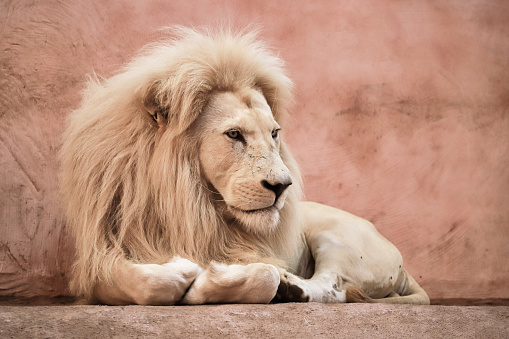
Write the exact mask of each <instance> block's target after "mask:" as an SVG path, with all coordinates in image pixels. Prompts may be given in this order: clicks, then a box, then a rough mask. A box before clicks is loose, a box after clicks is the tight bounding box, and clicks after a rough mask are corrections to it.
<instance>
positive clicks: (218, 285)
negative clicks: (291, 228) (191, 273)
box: [182, 263, 279, 305]
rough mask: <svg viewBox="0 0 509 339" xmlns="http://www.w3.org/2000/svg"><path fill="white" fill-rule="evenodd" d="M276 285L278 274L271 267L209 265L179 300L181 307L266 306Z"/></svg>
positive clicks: (260, 264) (273, 294)
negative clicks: (199, 305) (234, 304)
mask: <svg viewBox="0 0 509 339" xmlns="http://www.w3.org/2000/svg"><path fill="white" fill-rule="evenodd" d="M278 285H279V271H278V270H277V268H276V267H275V266H273V265H269V264H262V263H254V264H249V265H225V264H219V263H212V264H210V266H209V267H208V268H207V270H205V271H204V272H203V273H202V274H200V275H199V276H198V278H196V280H195V282H194V283H193V285H192V286H191V288H190V289H189V291H188V292H187V294H186V295H185V296H184V298H183V299H182V304H188V305H196V304H206V303H257V304H258V303H259V304H264V303H269V302H270V301H271V300H272V299H273V298H274V296H275V295H276V291H277V288H278Z"/></svg>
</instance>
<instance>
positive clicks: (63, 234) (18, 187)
mask: <svg viewBox="0 0 509 339" xmlns="http://www.w3.org/2000/svg"><path fill="white" fill-rule="evenodd" d="M507 18H509V4H508V3H507V2H506V1H503V0H501V1H490V2H487V1H480V0H478V1H469V2H465V1H462V0H456V1H448V2H443V1H438V0H437V1H426V2H424V1H423V2H404V1H403V2H395V1H388V0H387V1H385V0H378V1H377V0H373V1H362V2H360V1H320V2H319V1H292V0H288V1H256V2H252V1H247V0H246V1H233V0H232V1H209V2H205V1H117V2H112V3H105V4H103V2H102V1H87V2H82V3H81V4H80V3H75V2H68V1H44V2H33V1H21V0H18V1H3V2H1V3H0V22H1V23H2V29H1V30H0V32H1V33H0V51H1V52H0V53H1V54H0V55H1V57H0V173H1V175H0V295H12V294H16V295H24V296H27V295H34V294H45V295H57V294H65V293H66V281H67V277H68V270H69V266H70V263H71V261H72V253H73V252H72V243H71V241H70V237H69V234H68V231H67V229H66V228H65V226H64V223H63V221H62V216H61V211H60V209H59V207H58V206H59V201H58V200H59V196H58V190H57V183H58V180H57V168H58V163H57V159H56V155H57V152H58V149H59V146H60V133H61V132H62V130H63V126H64V123H65V117H66V115H67V114H68V113H69V111H70V110H72V109H73V108H75V107H77V105H78V102H79V91H80V90H81V89H82V86H83V81H84V79H85V75H86V74H88V73H90V72H92V71H94V70H95V71H96V72H97V73H98V74H99V75H104V76H108V75H109V74H111V72H112V71H114V70H116V69H117V68H118V67H119V66H120V65H121V64H122V63H123V62H125V61H127V60H129V58H130V57H131V56H132V55H133V53H134V52H135V51H136V50H137V49H138V48H139V47H141V46H142V45H143V44H145V43H147V42H149V41H151V40H153V39H155V38H156V37H158V36H159V35H160V34H159V33H158V32H157V31H156V29H157V28H159V27H161V26H164V25H172V24H183V25H193V26H200V25H209V26H210V25H212V26H213V25H216V24H217V23H221V22H233V23H235V24H236V25H237V26H244V25H246V24H249V23H258V24H261V25H262V27H263V31H264V34H263V35H264V38H266V39H267V40H268V41H269V42H270V43H271V44H272V46H273V47H274V48H275V49H276V50H278V51H279V52H280V54H281V56H282V57H283V58H284V59H285V60H286V62H287V67H288V70H289V73H290V76H291V77H292V78H293V79H294V80H295V83H296V94H297V95H296V98H297V102H296V105H295V110H294V116H293V122H292V125H291V126H290V127H289V128H287V130H286V139H287V141H288V142H289V144H290V146H291V148H292V150H293V152H294V154H295V156H296V157H297V159H298V160H299V162H300V163H301V166H302V169H303V172H304V174H305V184H306V195H307V198H308V199H309V200H316V201H320V202H324V203H327V204H330V205H333V206H336V207H340V208H343V209H346V210H348V211H351V212H354V213H356V214H358V215H360V216H363V217H365V218H367V219H369V220H372V221H374V222H375V224H376V225H377V227H378V228H379V230H380V231H381V233H383V234H384V235H385V236H386V237H387V238H389V239H390V240H391V241H392V242H393V243H395V244H396V245H397V246H398V248H399V249H400V250H401V252H402V253H403V256H404V258H405V260H406V265H407V267H408V268H409V270H410V272H411V273H413V275H414V276H415V277H416V278H417V280H418V281H419V282H420V283H421V284H422V286H423V287H424V288H425V289H426V290H427V291H428V293H429V294H430V296H431V298H461V297H463V298H488V297H499V298H509V266H508V265H507V258H508V257H509V247H508V246H506V242H507V240H508V239H509V142H508V136H509V81H508V79H509V58H508V56H509V21H508V20H507Z"/></svg>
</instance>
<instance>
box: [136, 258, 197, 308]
mask: <svg viewBox="0 0 509 339" xmlns="http://www.w3.org/2000/svg"><path fill="white" fill-rule="evenodd" d="M133 266H134V267H135V268H136V272H137V273H138V274H139V278H141V279H140V280H138V283H137V286H136V292H135V293H134V294H133V298H134V300H135V302H136V303H137V304H140V305H173V304H175V303H177V302H178V300H180V299H181V298H182V296H183V295H184V293H185V292H186V290H187V289H188V288H189V286H191V284H192V283H193V281H194V280H195V279H196V277H197V276H198V275H199V274H200V273H201V272H203V269H202V268H201V267H200V266H199V265H197V264H195V263H194V262H192V261H189V260H187V259H183V258H181V257H175V258H173V259H172V260H171V261H169V262H167V263H165V264H162V265H156V264H134V265H133ZM135 278H136V277H133V281H134V279H135Z"/></svg>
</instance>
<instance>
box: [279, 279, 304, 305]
mask: <svg viewBox="0 0 509 339" xmlns="http://www.w3.org/2000/svg"><path fill="white" fill-rule="evenodd" d="M305 290H306V286H305V283H304V281H302V279H300V278H299V277H296V276H294V275H293V274H291V273H288V272H284V273H283V274H281V280H280V283H279V287H278V289H277V294H276V298H275V299H274V301H277V302H308V301H309V295H308V293H307V292H306V291H305Z"/></svg>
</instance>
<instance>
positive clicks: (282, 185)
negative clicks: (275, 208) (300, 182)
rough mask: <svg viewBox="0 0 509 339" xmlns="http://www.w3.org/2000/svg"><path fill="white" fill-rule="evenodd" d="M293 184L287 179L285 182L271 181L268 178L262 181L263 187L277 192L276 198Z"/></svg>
mask: <svg viewBox="0 0 509 339" xmlns="http://www.w3.org/2000/svg"><path fill="white" fill-rule="evenodd" d="M291 184H292V181H291V180H288V181H285V182H278V183H270V182H268V181H267V180H263V181H262V185H263V187H265V188H266V189H268V190H271V191H272V192H274V193H275V194H276V200H277V199H278V198H279V196H280V195H281V194H282V193H283V192H284V191H285V189H287V188H288V186H290V185H291Z"/></svg>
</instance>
